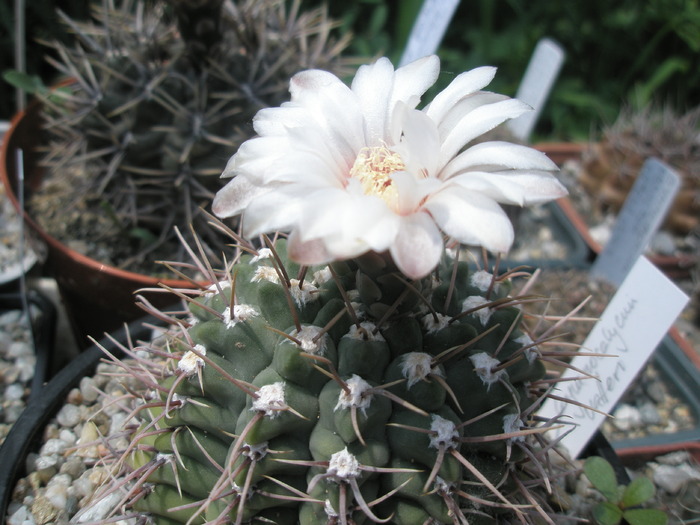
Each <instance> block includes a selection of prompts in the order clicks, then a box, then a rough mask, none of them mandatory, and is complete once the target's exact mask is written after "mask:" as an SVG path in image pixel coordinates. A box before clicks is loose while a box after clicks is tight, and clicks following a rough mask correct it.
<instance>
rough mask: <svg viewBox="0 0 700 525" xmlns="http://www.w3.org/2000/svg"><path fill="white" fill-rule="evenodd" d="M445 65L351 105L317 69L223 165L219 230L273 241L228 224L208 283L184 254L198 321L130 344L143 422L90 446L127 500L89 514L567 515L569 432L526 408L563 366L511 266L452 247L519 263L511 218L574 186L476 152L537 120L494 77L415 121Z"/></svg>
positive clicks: (411, 72)
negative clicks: (494, 134)
mask: <svg viewBox="0 0 700 525" xmlns="http://www.w3.org/2000/svg"><path fill="white" fill-rule="evenodd" d="M438 69H439V62H438V60H437V58H436V57H426V58H424V59H421V60H419V61H416V62H414V63H412V64H409V65H407V66H404V67H403V68H399V69H398V70H394V68H393V66H392V65H391V64H390V62H389V61H388V60H386V59H380V60H378V61H377V62H375V63H374V64H372V65H368V66H363V67H362V68H361V69H360V70H359V71H358V73H357V75H356V76H355V79H354V81H353V83H352V88H348V87H347V86H345V85H344V84H343V83H342V82H341V81H340V80H339V79H338V78H337V77H335V76H334V75H332V74H331V73H328V72H323V71H319V70H310V71H305V72H302V73H299V74H297V75H295V76H294V77H293V78H292V81H291V86H292V88H291V91H292V100H291V102H290V103H289V104H285V105H283V106H282V107H280V108H271V109H265V110H262V111H261V112H259V113H258V115H257V117H256V119H255V121H254V122H255V128H256V131H257V132H258V134H259V136H258V137H256V138H254V139H251V140H250V141H247V142H245V143H244V144H243V145H242V146H241V148H240V149H239V150H238V152H237V153H236V155H234V157H232V159H231V160H230V161H229V163H228V168H227V170H226V171H225V172H224V174H225V175H226V176H234V177H233V179H232V181H231V182H230V183H229V184H227V185H226V186H225V187H224V188H223V189H221V190H220V191H219V192H218V193H217V197H216V199H215V201H214V211H215V212H216V214H217V215H219V216H221V217H223V218H227V217H231V216H233V215H237V214H240V213H242V214H243V217H242V226H243V233H244V234H245V235H246V236H248V237H251V238H257V236H258V234H260V235H262V243H261V244H257V243H253V242H249V241H247V240H246V238H244V237H243V236H241V235H239V234H237V233H236V232H234V231H233V230H231V229H230V228H227V227H226V226H225V225H223V224H219V225H218V229H219V230H222V231H227V232H228V234H229V235H230V239H231V243H233V244H234V247H233V248H229V250H230V251H229V252H228V255H227V256H226V257H225V258H222V260H224V259H225V261H226V263H225V264H223V265H217V264H215V263H210V262H209V259H208V256H207V252H206V250H205V248H204V247H203V246H201V244H197V243H194V244H193V245H191V248H190V249H189V250H188V251H189V252H191V254H192V255H193V256H194V258H195V261H194V266H196V267H197V268H199V269H200V270H201V271H202V274H203V276H204V280H206V281H207V282H208V283H209V284H208V286H206V287H201V288H199V289H196V290H191V291H189V292H186V293H178V296H179V298H180V299H182V300H183V301H185V303H186V306H187V309H186V311H185V312H184V315H176V314H174V313H168V312H163V311H161V310H159V309H157V308H155V307H152V306H149V305H146V306H147V308H148V309H149V310H150V311H151V312H152V313H153V314H154V316H155V317H156V318H159V319H161V320H163V321H166V322H167V323H168V324H169V325H170V329H169V330H168V331H167V332H166V333H165V334H164V336H163V337H164V338H165V341H166V343H165V344H164V345H161V346H156V347H154V346H153V345H149V344H145V345H141V344H131V343H130V342H125V343H122V344H121V345H120V346H121V347H122V349H123V350H125V351H126V352H127V353H128V354H129V355H131V356H132V357H133V358H134V360H133V361H130V362H126V361H122V362H120V364H119V366H120V367H122V369H123V370H124V371H125V372H126V376H125V377H126V378H127V380H128V381H130V384H129V386H128V387H127V389H126V391H125V393H126V396H124V397H122V396H121V395H120V398H119V399H120V400H119V403H118V404H119V405H120V406H123V407H124V408H125V409H126V410H127V411H131V410H132V408H131V407H130V406H129V403H130V402H131V401H133V402H134V403H135V404H134V405H133V407H134V408H133V412H130V415H129V417H127V421H128V422H127V424H126V426H125V427H123V428H122V427H118V428H117V427H115V428H114V429H113V432H112V433H111V436H110V438H109V439H107V440H106V441H102V440H101V439H99V437H98V438H97V439H95V440H94V441H92V442H90V441H89V439H87V438H86V439H87V441H88V442H83V443H82V445H84V446H86V447H96V448H97V449H100V447H99V445H100V444H102V445H103V447H102V452H99V454H102V455H103V456H102V461H105V462H107V463H108V464H110V465H111V468H112V469H113V470H112V471H111V472H112V474H110V475H109V476H108V478H109V479H111V480H113V481H111V482H110V483H108V484H107V485H106V486H105V490H104V491H100V492H98V493H97V494H96V495H95V498H94V499H91V500H90V503H89V504H88V505H87V506H86V507H84V508H83V510H82V511H80V512H81V517H80V518H76V519H84V520H88V521H90V520H93V521H94V520H104V519H116V518H117V517H118V516H124V517H126V516H134V515H148V516H150V517H151V518H153V519H155V520H156V521H162V522H164V523H165V522H170V521H171V520H175V521H180V522H199V521H210V520H213V521H219V522H226V521H231V522H237V523H247V522H254V521H256V520H257V521H260V520H263V521H265V520H267V521H273V522H276V523H297V522H301V523H351V522H357V521H363V520H371V521H379V522H391V523H398V524H404V523H405V524H413V523H416V524H422V523H425V522H426V521H427V522H431V521H432V522H442V523H465V522H466V520H468V519H469V520H472V519H482V518H483V519H487V520H494V519H501V518H503V519H507V518H506V517H510V518H513V519H516V518H518V519H521V521H524V522H535V521H537V520H539V519H540V518H542V517H544V516H546V515H548V514H549V513H552V512H553V511H552V509H550V507H549V503H548V501H547V499H546V496H545V493H546V487H547V486H548V484H549V481H548V479H547V475H548V474H547V470H548V469H549V468H550V467H552V464H551V463H550V462H549V461H547V459H546V457H547V454H548V452H549V450H550V449H551V447H550V445H549V444H548V443H547V440H546V439H545V438H544V434H545V433H546V431H547V430H549V429H551V428H552V427H555V426H556V427H558V426H559V425H562V424H565V421H564V420H561V419H559V418H555V419H553V420H546V421H539V420H538V418H537V416H536V410H537V407H538V406H539V404H540V403H541V401H542V400H543V399H544V398H545V397H546V396H547V395H548V393H549V392H550V388H551V385H552V384H553V378H550V377H548V374H547V370H546V368H545V366H544V360H548V361H552V360H554V361H559V360H560V359H561V358H562V357H564V356H565V355H568V354H569V351H568V349H564V350H557V349H555V348H552V347H551V345H549V344H546V343H548V341H549V338H550V335H551V333H550V332H551V330H548V327H544V326H543V325H542V323H540V322H539V321H542V319H541V316H539V317H538V316H535V317H531V316H529V315H524V314H523V311H522V310H521V308H520V307H521V306H522V305H523V304H524V303H526V302H529V301H532V300H535V297H533V296H531V295H522V294H519V293H517V292H516V291H515V290H514V289H513V288H512V283H511V279H512V278H515V277H517V275H518V274H519V273H520V272H519V271H518V270H517V269H513V270H512V271H508V272H505V273H492V272H491V271H490V270H491V268H490V267H483V268H481V269H478V270H477V269H474V268H470V266H469V264H468V263H467V262H466V261H460V260H459V255H458V254H459V253H460V250H456V249H454V248H456V246H457V244H458V243H468V244H475V243H478V244H481V245H482V246H483V247H484V248H485V249H486V250H490V251H491V252H501V251H505V250H507V248H508V246H509V245H510V244H511V243H512V226H511V225H510V222H509V221H508V219H507V217H506V215H505V213H504V212H503V211H502V210H500V208H499V207H498V205H497V202H511V203H513V202H515V203H521V204H531V203H533V202H539V201H542V200H547V199H552V198H556V197H559V196H561V195H562V194H563V192H564V190H563V187H562V186H561V185H560V184H559V183H558V182H557V181H556V179H555V178H554V177H553V175H552V173H553V172H554V171H555V170H556V167H555V165H554V163H552V162H551V161H550V160H548V159H547V158H546V156H544V155H542V154H541V153H539V152H536V151H535V150H532V149H530V148H527V147H525V146H517V145H512V144H507V143H504V142H486V143H481V144H478V145H473V146H471V147H466V149H465V146H467V144H468V143H469V142H470V141H471V140H472V138H474V137H475V136H477V135H479V134H480V133H482V132H484V131H486V130H488V129H490V128H492V127H494V126H496V125H498V124H499V123H501V122H503V121H504V120H506V119H507V118H512V117H514V116H517V115H518V114H520V113H521V112H522V111H524V110H525V106H524V105H523V104H521V103H519V102H518V101H515V100H512V99H508V98H506V97H499V96H493V94H491V93H487V92H484V91H483V90H482V89H483V88H484V87H485V86H486V85H487V84H488V83H489V82H490V80H491V78H492V77H493V75H494V73H495V71H494V70H493V69H492V68H478V69H476V70H472V71H470V72H467V73H464V74H462V75H459V76H457V77H456V78H455V79H454V81H453V83H452V84H451V85H450V86H448V87H447V88H446V89H445V90H444V91H442V92H441V93H439V94H438V95H436V97H435V98H434V100H433V101H432V103H431V104H430V105H429V106H427V107H426V108H424V109H422V110H418V109H415V107H416V105H417V103H418V99H419V97H420V96H421V95H423V93H424V92H425V90H427V89H428V88H429V87H430V85H431V84H432V83H433V82H434V80H435V78H436V76H437V73H438ZM465 99H469V100H470V102H471V104H467V105H465V104H462V103H460V102H461V101H463V100H465ZM275 145H277V146H276V147H275ZM462 150H464V151H462ZM460 151H462V152H461V153H460ZM282 161H284V162H282ZM484 166H489V167H490V169H489V170H488V171H487V172H484V171H483V167H484ZM487 179H488V180H489V181H491V182H493V183H494V184H493V185H491V186H484V185H483V182H484V181H485V180H487ZM339 181H340V182H342V183H341V184H338V182H339ZM533 189H536V190H537V191H536V192H535V193H533ZM467 190H469V191H467ZM428 212H429V213H428ZM333 218H334V220H330V219H333ZM276 231H283V232H285V233H280V234H275V235H274V237H272V238H270V237H268V236H267V235H265V234H266V233H273V232H276ZM443 233H444V234H446V236H449V238H450V239H451V240H450V241H449V242H448V243H447V245H445V242H444V238H443ZM160 339H161V341H162V338H160ZM135 379H136V380H140V381H142V382H143V383H144V385H145V386H146V393H144V391H143V390H140V391H137V390H135V389H134V388H133V383H132V382H131V381H133V380H135ZM132 416H136V417H137V418H138V419H137V420H135V421H132V420H131V417H132ZM132 423H133V424H132ZM113 440H116V441H113ZM77 450H80V447H78V449H77ZM77 450H76V454H77V453H78V452H77ZM122 491H123V492H122ZM54 495H55V494H52V497H53V496H54ZM115 497H116V500H117V501H113V503H114V505H113V507H112V508H109V507H107V508H105V507H103V503H104V502H105V499H106V498H108V499H111V500H114V499H115ZM98 509H100V510H98ZM102 512H104V513H103V514H100V513H102Z"/></svg>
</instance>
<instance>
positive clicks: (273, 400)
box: [250, 381, 287, 418]
mask: <svg viewBox="0 0 700 525" xmlns="http://www.w3.org/2000/svg"><path fill="white" fill-rule="evenodd" d="M257 394H258V397H257V399H255V400H254V401H253V406H252V407H251V408H250V409H251V410H254V411H256V412H263V413H264V414H265V415H266V416H267V417H269V418H275V417H277V416H279V415H280V412H282V411H283V410H286V409H287V403H285V401H284V383H283V382H282V381H277V382H276V383H272V384H271V385H264V386H261V387H260V390H258V392H257Z"/></svg>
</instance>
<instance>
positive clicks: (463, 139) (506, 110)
mask: <svg viewBox="0 0 700 525" xmlns="http://www.w3.org/2000/svg"><path fill="white" fill-rule="evenodd" d="M530 110H531V108H530V106H528V105H527V104H525V103H524V102H521V101H519V100H517V99H514V98H511V99H508V100H503V101H501V102H495V103H493V104H487V105H484V106H480V107H478V108H476V109H474V110H473V111H470V112H469V113H468V114H467V115H465V116H464V117H463V118H462V120H461V121H460V122H459V123H458V124H457V125H456V126H455V127H454V128H453V129H452V130H451V131H450V133H449V134H448V135H447V136H446V137H445V139H444V140H443V143H442V148H441V152H440V158H441V163H440V164H441V166H444V165H446V164H447V163H448V162H449V161H450V159H452V157H454V156H455V155H456V154H457V152H458V151H459V150H460V149H462V148H463V147H464V146H465V145H466V144H467V143H469V142H471V141H472V140H474V139H475V138H476V137H478V136H479V135H481V134H483V133H486V132H487V131H491V130H492V129H493V128H495V127H496V126H498V125H499V124H501V123H503V122H505V121H506V120H508V119H511V118H516V117H519V116H520V115H522V114H523V113H525V112H526V111H530Z"/></svg>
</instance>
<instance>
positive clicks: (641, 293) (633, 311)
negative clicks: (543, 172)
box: [538, 257, 688, 457]
mask: <svg viewBox="0 0 700 525" xmlns="http://www.w3.org/2000/svg"><path fill="white" fill-rule="evenodd" d="M687 302H688V296H687V295H685V294H684V293H683V292H682V291H681V290H680V289H679V288H678V287H676V285H675V284H673V282H671V281H670V280H669V279H668V278H667V277H666V276H665V275H664V274H663V273H661V272H660V271H659V270H658V269H657V268H656V267H655V266H654V265H653V264H652V263H650V262H649V261H648V260H647V259H646V258H645V257H639V259H637V262H636V263H635V265H634V266H633V267H632V270H631V271H630V272H629V274H628V275H627V278H626V279H625V280H624V282H623V283H622V285H621V286H620V288H619V289H618V291H617V293H616V294H615V296H614V297H613V298H612V300H611V301H610V304H608V306H607V308H606V309H605V311H604V312H603V315H602V316H601V318H600V320H599V321H598V322H597V323H596V325H595V326H594V327H593V330H591V333H590V334H589V335H588V337H587V338H586V340H585V341H584V343H583V348H582V351H585V352H594V353H599V354H605V356H602V357H587V356H579V357H575V358H574V359H573V360H572V361H571V365H572V366H573V367H575V368H577V369H579V370H583V371H584V372H586V373H588V374H590V375H592V376H595V378H586V379H581V380H580V381H567V382H563V383H561V384H560V386H559V387H558V388H557V390H556V391H555V392H554V394H555V395H557V396H559V397H563V398H568V399H573V400H575V401H576V402H578V403H581V404H583V405H586V406H589V407H592V408H594V409H595V410H597V411H600V412H596V411H593V410H589V409H587V408H583V407H580V406H576V405H573V404H570V403H565V402H563V401H557V400H553V399H547V400H546V401H545V403H544V404H543V405H542V407H541V409H540V410H539V412H538V415H539V416H542V417H544V418H554V417H557V416H560V415H562V414H565V415H566V416H564V418H563V419H562V421H571V422H573V423H574V424H575V425H576V426H574V427H570V426H569V425H565V426H564V428H560V429H554V430H552V431H550V432H549V433H548V434H547V435H548V437H549V438H550V439H555V438H558V437H560V436H562V435H563V434H565V433H566V432H567V431H570V432H569V433H568V434H566V435H563V437H562V439H561V444H562V445H563V446H564V447H565V448H566V449H568V451H569V453H570V454H571V456H572V457H577V456H578V455H579V454H580V453H581V451H582V450H583V448H584V447H585V446H586V443H588V440H589V439H590V438H591V437H592V436H593V434H594V433H595V432H596V430H597V429H598V427H599V426H600V425H601V424H602V423H603V421H604V420H605V418H606V416H605V414H606V413H609V412H610V410H612V408H613V407H614V406H615V404H616V403H617V401H618V400H619V399H620V397H622V395H623V394H624V393H625V391H626V390H627V388H628V387H629V385H630V383H631V382H632V381H633V380H634V378H635V377H636V376H637V373H638V372H639V371H640V370H641V368H642V367H643V366H644V364H645V363H646V362H647V360H648V359H649V357H651V355H652V353H653V352H654V349H655V348H656V347H657V345H658V344H659V342H660V341H661V339H662V338H663V336H664V335H665V334H666V332H667V331H668V329H669V327H670V326H671V324H672V323H673V322H674V320H675V319H676V317H677V316H678V314H679V313H680V312H681V310H682V309H683V307H684V306H685V304H686V303H687ZM572 377H581V374H580V373H579V372H576V371H573V370H571V369H567V371H566V372H565V373H564V374H563V378H564V379H566V378H572ZM572 428H573V430H571V429H572Z"/></svg>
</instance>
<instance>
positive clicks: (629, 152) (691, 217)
mask: <svg viewBox="0 0 700 525" xmlns="http://www.w3.org/2000/svg"><path fill="white" fill-rule="evenodd" d="M699 118H700V108H695V109H693V110H690V111H688V112H687V113H685V114H682V115H679V114H677V113H676V112H674V111H673V110H672V109H671V108H664V109H658V108H654V107H649V108H646V109H644V110H641V111H637V112H633V111H631V110H629V109H627V110H624V111H623V112H622V113H621V114H620V116H619V117H618V119H617V121H616V122H615V123H614V124H613V125H612V126H610V127H608V128H607V129H605V130H604V132H603V137H602V139H601V140H600V142H599V143H597V144H593V145H592V146H591V148H589V150H588V151H587V152H586V153H585V154H584V157H583V172H582V174H581V177H580V182H581V184H582V185H583V187H584V188H585V189H586V191H587V192H588V193H589V194H590V195H591V197H592V198H593V199H594V200H595V202H596V204H597V206H598V207H599V209H600V210H602V211H608V210H611V211H613V212H618V211H619V210H620V208H621V207H622V204H623V203H624V202H625V199H626V197H627V193H628V192H629V190H630V189H631V188H632V186H633V184H634V182H635V180H636V178H637V175H639V172H640V170H641V169H642V164H644V161H645V160H646V159H647V158H649V157H657V158H659V159H660V160H662V161H664V162H666V163H667V164H668V165H669V166H671V167H672V168H674V169H675V170H676V171H677V172H678V174H679V175H680V177H681V188H680V190H679V192H678V195H677V196H676V199H675V201H674V203H673V205H672V206H671V208H670V210H669V213H668V216H667V218H666V223H665V225H666V227H667V228H669V229H671V230H673V231H675V232H677V233H679V234H681V235H687V234H694V235H697V234H698V233H699V232H700V176H699V175H698V174H699V173H700V165H699V163H698V159H699V158H700V155H698V153H699V152H700V140H699V139H698V129H699V128H698V126H699V123H700V120H699Z"/></svg>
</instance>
